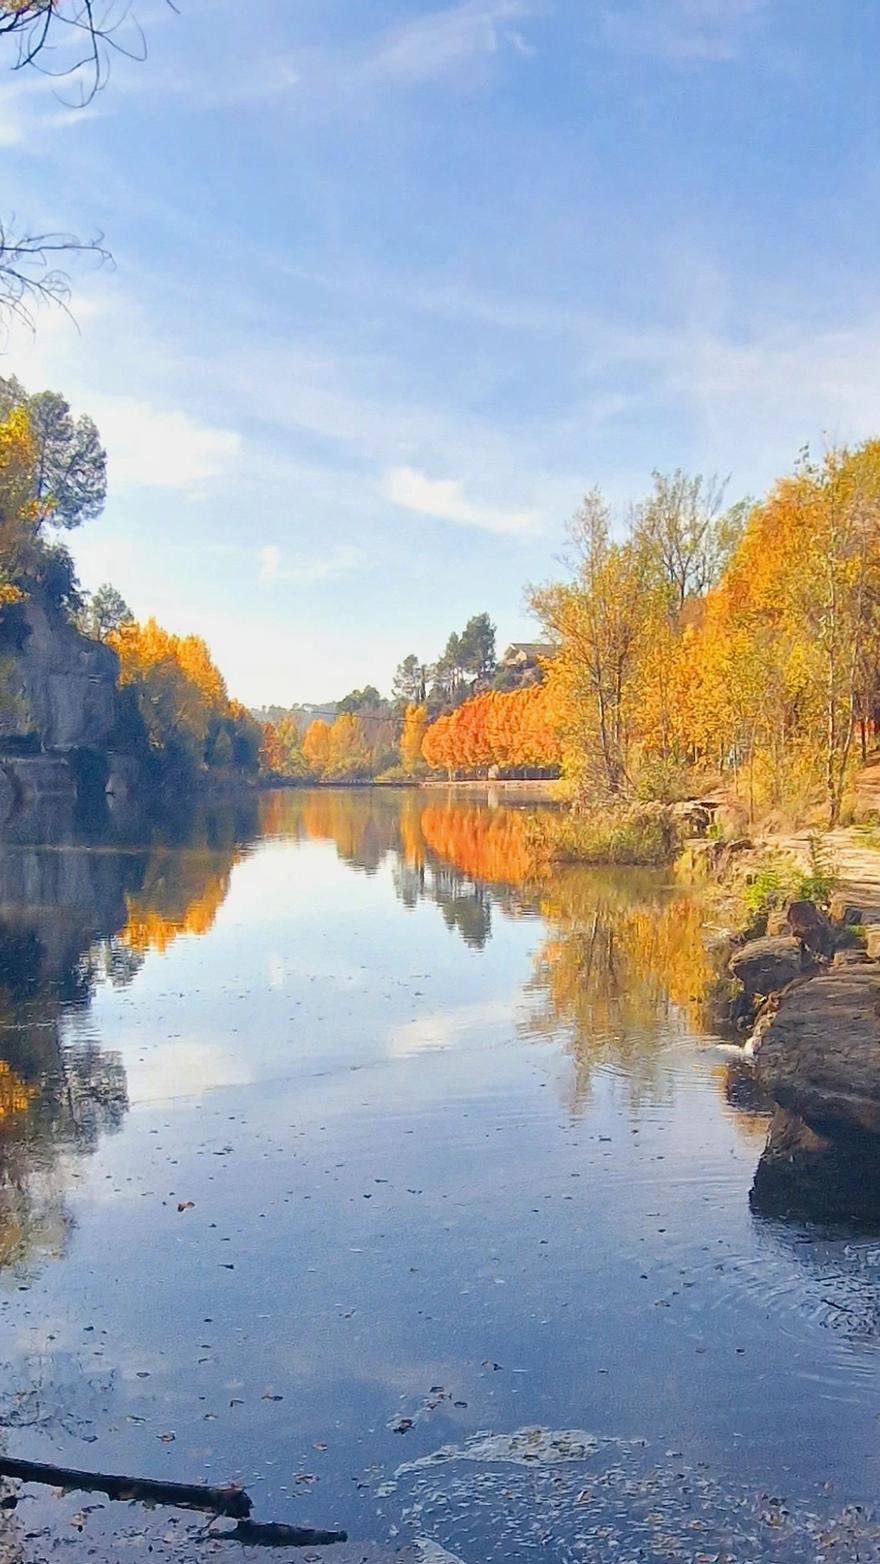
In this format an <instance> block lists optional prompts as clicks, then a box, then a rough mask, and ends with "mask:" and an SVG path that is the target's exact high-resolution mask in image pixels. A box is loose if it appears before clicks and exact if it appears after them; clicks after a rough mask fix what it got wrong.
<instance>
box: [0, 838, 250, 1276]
mask: <svg viewBox="0 0 880 1564" xmlns="http://www.w3.org/2000/svg"><path fill="white" fill-rule="evenodd" d="M252 823H253V814H252V813H250V812H248V816H247V819H246V820H245V822H244V824H245V825H250V826H251V827H252ZM242 826H243V821H242V816H241V811H240V810H238V809H229V808H226V809H219V810H218V809H213V810H205V811H201V812H199V813H198V814H197V815H196V816H190V818H189V819H188V821H187V822H186V825H185V828H183V829H182V828H181V826H180V823H179V822H178V823H177V824H176V826H174V827H173V828H172V829H171V831H166V832H165V833H163V834H162V836H160V837H158V838H157V839H156V840H155V841H154V843H153V844H151V845H150V846H139V847H127V848H122V847H119V846H117V845H113V844H110V845H104V846H101V847H95V846H94V845H92V846H81V845H73V844H71V843H69V842H68V843H63V844H60V845H47V844H42V845H39V846H33V845H15V844H9V843H4V844H2V845H0V1266H2V1265H10V1264H20V1263H23V1262H32V1261H34V1260H37V1259H39V1258H41V1257H43V1258H45V1257H49V1256H57V1255H60V1254H61V1253H63V1250H64V1247H65V1243H66V1240H67V1237H68V1234H69V1231H70V1217H69V1214H68V1212H67V1209H66V1205H65V1194H66V1190H67V1188H68V1187H69V1185H70V1183H71V1180H72V1179H73V1178H74V1177H75V1174H76V1161H77V1159H81V1158H82V1157H84V1156H88V1155H89V1154H90V1153H91V1152H93V1151H94V1150H95V1148H96V1146H97V1145H98V1142H99V1139H100V1137H101V1136H103V1135H106V1134H113V1133H114V1132H116V1131H117V1130H118V1129H119V1128H120V1127H121V1125H122V1123H123V1120H124V1118H125V1114H126V1112H127V1109H128V1094H127V1084H126V1075H125V1069H124V1066H123V1063H122V1059H121V1057H120V1055H119V1054H118V1053H117V1052H116V1051H114V1050H112V1049H108V1048H105V1047H103V1046H101V1045H100V1044H99V1043H98V1042H97V1041H96V1040H95V1039H94V1038H93V1037H92V1036H90V1035H89V1034H88V1028H87V1027H86V1026H84V1025H83V1024H82V1023H83V1022H84V1018H85V1016H86V1014H87V1012H88V1009H89V1006H90V1004H91V1002H92V998H93V995H94V993H95V990H96V988H97V987H98V985H100V984H101V983H105V982H106V983H110V984H112V985H113V986H115V987H123V986H125V985H127V984H129V983H130V982H132V980H133V979H134V977H135V976H136V975H137V973H138V971H139V970H140V968H141V967H142V965H143V962H144V959H145V956H146V953H147V951H148V950H150V949H155V950H158V951H163V950H165V949H167V947H168V946H169V944H170V943H171V942H172V941H173V940H175V939H177V938H178V937H179V936H181V935H182V934H187V933H194V934H204V933H206V932H207V930H208V929H209V928H210V927H211V924H212V922H213V920H214V918H215V916H216V913H217V911H218V909H219V907H220V906H221V905H222V902H223V900H224V898H225V896H226V893H227V891H228V888H229V880H230V875H231V872H232V868H233V866H234V864H235V862H236V861H237V860H238V858H239V857H240V856H241V854H242V853H243V851H244V850H245V849H244V846H243V842H242V835H243V832H242ZM181 835H183V837H184V840H185V844H186V845H185V846H182V845H180V837H181ZM175 838H176V840H175Z"/></svg>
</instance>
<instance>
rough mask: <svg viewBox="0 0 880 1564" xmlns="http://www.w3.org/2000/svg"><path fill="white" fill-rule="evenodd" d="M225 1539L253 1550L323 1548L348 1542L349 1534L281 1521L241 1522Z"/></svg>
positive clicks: (227, 1533)
mask: <svg viewBox="0 0 880 1564" xmlns="http://www.w3.org/2000/svg"><path fill="white" fill-rule="evenodd" d="M225 1537H226V1539H228V1540H230V1541H232V1542H243V1543H245V1544H246V1545H247V1546H248V1547H251V1548H254V1547H257V1548H321V1547H329V1546H330V1545H331V1544H332V1543H334V1542H347V1541H348V1532H347V1531H319V1530H316V1529H314V1528H313V1527H311V1526H286V1525H285V1524H284V1523H283V1522H281V1521H266V1522H261V1521H239V1523H238V1525H237V1526H236V1528H235V1530H234V1531H228V1532H226V1533H225Z"/></svg>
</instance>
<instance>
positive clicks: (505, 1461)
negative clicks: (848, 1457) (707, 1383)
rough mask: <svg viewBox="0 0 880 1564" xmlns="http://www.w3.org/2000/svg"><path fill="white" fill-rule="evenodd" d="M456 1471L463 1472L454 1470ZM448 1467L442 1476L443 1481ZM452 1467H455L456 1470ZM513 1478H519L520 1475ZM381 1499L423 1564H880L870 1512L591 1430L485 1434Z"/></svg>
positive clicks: (382, 1490)
mask: <svg viewBox="0 0 880 1564" xmlns="http://www.w3.org/2000/svg"><path fill="white" fill-rule="evenodd" d="M456 1465H457V1466H458V1467H459V1469H458V1470H457V1471H456V1470H454V1468H455V1467H456ZM437 1467H442V1468H443V1472H442V1475H441V1474H440V1473H439V1472H438V1473H437V1474H436V1476H434V1471H435V1468H437ZM450 1468H453V1470H450ZM511 1468H513V1470H511ZM395 1479H396V1481H395V1482H394V1483H391V1482H388V1481H387V1480H386V1481H384V1482H381V1483H379V1484H378V1485H377V1486H376V1487H375V1488H374V1490H373V1492H374V1496H375V1498H376V1499H377V1500H380V1501H381V1500H383V1499H385V1498H386V1496H388V1497H390V1495H391V1494H392V1493H393V1494H394V1499H393V1502H392V1504H391V1505H389V1507H388V1509H387V1511H386V1510H385V1507H384V1506H383V1505H382V1504H381V1503H380V1506H379V1508H380V1513H382V1512H384V1513H385V1515H386V1517H387V1519H388V1520H389V1522H390V1523H391V1532H392V1534H393V1535H396V1536H398V1537H399V1536H401V1534H402V1535H407V1534H408V1533H409V1534H410V1535H409V1542H408V1546H407V1548H406V1549H405V1556H406V1557H407V1558H409V1556H410V1551H409V1550H410V1549H413V1550H414V1557H415V1558H416V1559H417V1560H418V1564H515V1561H516V1560H519V1559H523V1560H525V1559H534V1558H536V1557H541V1558H548V1559H552V1560H553V1564H585V1561H586V1560H590V1561H591V1564H612V1561H615V1564H619V1561H620V1560H621V1559H623V1558H627V1559H629V1558H646V1559H648V1558H658V1559H660V1558H662V1559H669V1560H682V1561H689V1564H692V1561H694V1560H700V1561H707V1564H708V1561H713V1564H714V1561H716V1560H724V1561H725V1564H751V1561H752V1560H754V1559H757V1558H760V1559H767V1560H773V1561H776V1564H801V1561H802V1560H803V1559H805V1558H808V1559H810V1560H811V1561H813V1564H834V1561H839V1564H844V1561H846V1564H849V1561H850V1560H852V1559H854V1558H858V1559H859V1561H860V1564H880V1515H878V1512H877V1510H876V1509H875V1507H874V1506H873V1505H870V1506H869V1505H861V1504H849V1505H847V1506H846V1507H844V1508H837V1509H835V1508H834V1506H833V1501H832V1500H831V1499H830V1497H829V1496H828V1495H822V1496H820V1495H817V1494H815V1493H812V1494H810V1495H809V1496H807V1497H802V1498H799V1497H798V1496H797V1495H782V1494H780V1493H778V1492H777V1493H770V1492H760V1491H756V1490H749V1489H747V1488H745V1487H737V1486H736V1485H735V1483H734V1482H733V1481H732V1480H728V1479H726V1477H718V1476H717V1475H715V1474H714V1473H713V1472H712V1471H711V1469H710V1467H709V1465H708V1464H707V1463H705V1462H699V1461H698V1462H696V1463H689V1462H688V1461H687V1460H685V1459H684V1458H683V1457H682V1456H681V1455H680V1454H679V1453H678V1451H677V1450H666V1451H664V1452H663V1453H662V1454H657V1455H655V1454H654V1453H652V1451H651V1449H650V1447H649V1445H648V1443H647V1441H645V1440H640V1439H634V1440H627V1439H618V1438H614V1437H610V1436H609V1437H604V1436H603V1437H599V1436H597V1435H594V1434H588V1433H585V1432H584V1431H583V1430H581V1429H548V1428H539V1427H536V1428H521V1429H517V1430H516V1431H515V1432H513V1433H509V1434H491V1433H482V1432H481V1433H479V1434H476V1435H475V1436H474V1438H473V1439H469V1440H467V1441H466V1442H464V1443H463V1444H461V1445H443V1446H441V1447H440V1448H439V1449H438V1450H435V1451H433V1452H432V1453H431V1454H430V1455H427V1456H423V1457H422V1458H421V1459H419V1460H415V1461H410V1462H406V1463H405V1464H404V1465H402V1466H399V1467H398V1468H397V1470H396V1472H395Z"/></svg>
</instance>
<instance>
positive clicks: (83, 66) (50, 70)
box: [0, 0, 177, 107]
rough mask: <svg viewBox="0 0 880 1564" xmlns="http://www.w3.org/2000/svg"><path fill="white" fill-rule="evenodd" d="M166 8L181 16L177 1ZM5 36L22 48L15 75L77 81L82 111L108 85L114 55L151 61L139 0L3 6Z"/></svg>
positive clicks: (46, 0) (11, 1)
mask: <svg viewBox="0 0 880 1564" xmlns="http://www.w3.org/2000/svg"><path fill="white" fill-rule="evenodd" d="M166 4H167V5H168V6H169V7H170V9H171V10H172V11H176V10H177V6H176V4H175V3H174V0H166ZM4 36H7V37H10V38H12V39H13V40H14V42H15V44H16V45H17V51H18V52H17V57H16V60H15V64H14V66H13V69H15V70H22V69H23V68H24V67H26V66H33V67H34V68H35V69H36V70H39V71H42V72H43V73H44V74H45V75H47V76H56V77H60V76H75V77H76V78H77V82H78V86H79V94H78V97H79V104H78V106H80V107H82V106H84V105H85V104H87V103H90V102H91V100H92V98H93V97H94V96H95V93H96V92H98V91H99V90H100V88H101V87H102V86H103V85H104V83H105V81H106V80H107V76H108V74H109V71H110V62H111V60H112V57H113V55H114V54H121V55H125V56H126V58H128V59H133V60H143V59H146V55H147V44H146V39H145V37H144V34H143V32H142V30H141V27H140V24H139V22H138V20H137V17H136V16H135V14H134V10H133V0H0V38H2V37H4Z"/></svg>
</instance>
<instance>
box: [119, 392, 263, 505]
mask: <svg viewBox="0 0 880 1564" xmlns="http://www.w3.org/2000/svg"><path fill="white" fill-rule="evenodd" d="M89 411H90V413H91V414H92V416H93V417H94V419H95V422H96V424H97V425H98V428H99V429H100V431H101V438H102V439H103V441H104V444H105V446H106V447H107V458H108V468H109V478H110V483H111V485H112V489H113V491H114V492H115V493H118V492H119V491H121V490H123V489H180V490H183V491H184V492H192V491H193V490H198V487H199V485H200V484H203V483H205V482H206V481H207V480H209V479H212V478H216V477H218V476H219V475H220V474H221V473H222V472H224V471H226V470H227V469H228V467H229V466H230V464H231V463H232V462H233V461H234V460H235V459H236V458H237V457H238V456H239V454H240V452H241V437H240V435H238V434H237V433H236V432H235V431H234V430H232V429H217V428H213V427H212V426H211V425H210V424H205V423H201V422H199V421H198V420H197V419H195V418H192V417H191V416H190V415H189V413H185V412H183V411H182V410H181V409H179V408H163V407H156V406H153V405H152V404H150V403H149V402H141V401H138V400H137V399H136V398H134V397H124V396H91V397H90V398H89Z"/></svg>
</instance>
